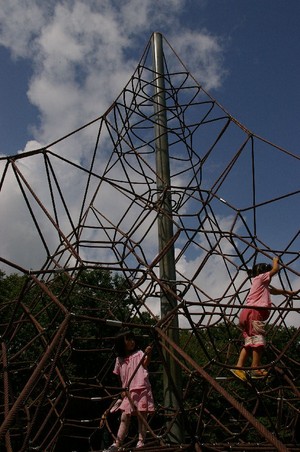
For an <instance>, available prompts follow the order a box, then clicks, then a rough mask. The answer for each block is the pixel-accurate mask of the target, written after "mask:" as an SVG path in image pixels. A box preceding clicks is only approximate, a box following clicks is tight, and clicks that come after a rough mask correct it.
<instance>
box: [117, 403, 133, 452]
mask: <svg viewBox="0 0 300 452" xmlns="http://www.w3.org/2000/svg"><path fill="white" fill-rule="evenodd" d="M130 418H131V415H130V414H127V413H125V412H124V411H123V413H122V415H121V422H120V426H119V430H118V433H117V441H116V446H118V447H119V446H121V445H122V443H123V441H124V439H125V438H126V435H127V432H128V428H129V424H130Z"/></svg>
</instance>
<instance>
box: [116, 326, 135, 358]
mask: <svg viewBox="0 0 300 452" xmlns="http://www.w3.org/2000/svg"><path fill="white" fill-rule="evenodd" d="M125 339H133V340H134V341H135V348H134V350H133V351H136V350H137V349H138V346H137V342H136V337H135V334H134V332H133V331H131V330H129V329H128V328H124V329H122V330H121V331H120V332H119V333H118V334H117V336H116V337H115V352H116V354H117V356H120V357H121V358H124V357H125V356H126V349H125Z"/></svg>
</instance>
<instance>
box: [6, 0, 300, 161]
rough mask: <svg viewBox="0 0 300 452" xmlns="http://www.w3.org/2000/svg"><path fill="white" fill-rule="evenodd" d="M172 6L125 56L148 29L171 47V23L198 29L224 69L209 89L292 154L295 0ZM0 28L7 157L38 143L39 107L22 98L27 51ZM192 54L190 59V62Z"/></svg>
mask: <svg viewBox="0 0 300 452" xmlns="http://www.w3.org/2000/svg"><path fill="white" fill-rule="evenodd" d="M1 3H3V5H2V18H1V19H0V20H1V22H2V21H4V20H7V17H8V16H7V17H5V13H6V14H15V15H16V14H17V12H18V7H17V2H14V1H13V0H10V1H2V2H0V4H1ZM26 3H27V8H28V10H29V11H30V8H32V9H33V8H35V6H34V5H36V4H38V2H34V1H28V2H26ZM50 3H52V4H53V5H56V6H57V5H58V4H59V3H78V2H58V1H54V2H50ZM92 3H93V2H89V4H92ZM104 3H105V2H104ZM112 3H113V2H112ZM154 3H155V2H154ZM176 3H177V4H181V5H180V8H179V7H178V10H176V8H175V7H173V8H170V10H173V15H172V13H171V14H170V18H169V19H171V20H168V21H167V19H166V18H163V19H162V20H161V15H160V14H158V18H157V20H156V19H155V15H154V17H152V19H151V21H150V24H149V27H148V29H146V30H145V29H144V30H140V31H139V32H138V33H137V35H136V36H135V40H134V42H133V41H131V43H129V45H128V47H127V49H126V50H127V52H128V53H129V54H130V56H131V58H132V59H133V60H134V59H136V61H138V59H139V57H140V55H141V53H142V51H143V49H144V46H145V45H146V43H147V40H148V38H149V36H150V34H151V31H154V30H156V29H159V31H161V32H162V33H163V34H165V36H166V37H167V39H168V40H169V41H170V43H171V44H172V45H173V46H174V41H172V36H173V35H174V33H175V31H174V29H172V25H173V24H174V26H175V27H176V30H178V24H179V25H181V26H182V28H184V29H188V30H191V31H193V32H195V33H198V32H203V31H204V32H205V33H206V34H207V35H209V36H211V37H212V39H213V40H215V41H216V42H218V44H219V46H220V51H219V52H218V65H219V69H220V71H224V75H222V79H221V81H220V83H219V86H217V87H211V89H210V90H209V92H210V93H211V94H212V95H213V97H215V98H216V99H217V100H218V101H219V102H220V103H221V104H222V105H223V106H224V107H225V108H226V109H227V110H228V111H229V112H230V113H231V114H232V115H233V116H235V117H236V118H237V119H238V120H239V121H240V122H241V123H243V124H245V125H246V126H247V127H248V128H249V129H250V130H253V131H254V132H256V133H257V134H259V135H261V136H263V137H266V138H267V139H268V140H270V141H271V142H273V143H276V144H278V145H280V146H282V147H284V148H287V149H289V150H291V151H292V152H295V153H298V149H299V148H298V143H299V140H300V132H299V119H300V93H299V88H298V83H299V79H300V67H299V63H298V60H299V58H298V52H299V42H300V29H299V17H300V3H299V1H297V0H289V1H288V2H286V1H284V0H263V1H261V0H252V1H251V2H249V1H247V0H226V1H224V0H210V1H193V0H187V1H183V2H176ZM7 5H10V9H9V8H8V7H7ZM11 8H13V12H12V9H11ZM107 14H108V13H107ZM10 17H11V16H10ZM25 21H26V18H24V22H23V26H24V28H25V27H27V26H28V24H26V22H25ZM1 22H0V24H1ZM12 22H13V21H12ZM20 26H22V24H21V25H20V23H19V22H18V21H16V22H15V29H13V28H12V29H11V30H10V34H12V33H15V36H18V34H19V36H20V39H22V33H20ZM0 30H1V31H2V33H1V32H0V44H1V46H0V64H1V73H0V77H1V84H0V105H1V106H0V114H1V116H0V152H1V153H2V154H14V153H16V152H17V151H18V150H20V149H24V147H25V145H26V142H27V141H28V140H30V139H32V138H35V139H36V138H39V134H38V133H37V130H36V129H38V128H39V126H40V119H41V117H40V113H41V112H40V108H39V107H40V106H39V105H36V102H35V105H34V104H33V102H34V100H32V99H29V98H28V94H27V92H28V89H29V88H30V80H31V78H32V77H33V76H36V74H37V73H38V71H39V68H38V65H37V60H36V58H35V55H34V53H32V52H27V53H26V52H24V50H22V52H20V51H18V50H16V38H14V40H13V39H12V38H11V37H9V38H8V37H7V36H8V33H7V36H5V29H4V27H2V28H1V27H0ZM179 30H180V29H179ZM33 32H34V31H33ZM113 38H114V37H113V35H112V39H113ZM182 39H184V36H182ZM109 45H110V43H109V40H108V42H107V46H108V47H109ZM175 50H176V49H175ZM180 57H181V58H182V60H183V61H184V62H185V63H186V64H187V66H188V67H189V66H191V65H192V64H191V59H192V58H193V56H192V54H191V55H187V56H185V55H180ZM198 57H199V56H198V55H197V54H195V55H194V58H195V59H196V58H198ZM217 69H218V68H217ZM200 82H202V80H200ZM203 82H204V83H206V80H203ZM116 93H117V91H116ZM111 100H113V99H111ZM90 119H91V117H90V115H88V116H87V117H82V122H83V123H85V122H87V121H89V120H90ZM76 125H77V124H76ZM33 129H35V131H33ZM53 138H56V137H53Z"/></svg>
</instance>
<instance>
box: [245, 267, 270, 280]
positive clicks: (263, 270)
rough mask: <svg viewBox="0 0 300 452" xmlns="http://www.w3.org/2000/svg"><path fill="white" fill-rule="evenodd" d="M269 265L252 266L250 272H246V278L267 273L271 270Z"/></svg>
mask: <svg viewBox="0 0 300 452" xmlns="http://www.w3.org/2000/svg"><path fill="white" fill-rule="evenodd" d="M272 268H273V267H272V265H271V264H266V263H261V264H255V265H253V268H252V270H248V276H249V277H250V278H254V277H255V276H258V275H261V274H262V273H267V272H270V271H271V270H272Z"/></svg>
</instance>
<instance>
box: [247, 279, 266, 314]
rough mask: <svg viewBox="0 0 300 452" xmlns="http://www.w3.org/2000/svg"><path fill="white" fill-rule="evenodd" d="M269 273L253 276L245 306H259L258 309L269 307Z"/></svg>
mask: <svg viewBox="0 0 300 452" xmlns="http://www.w3.org/2000/svg"><path fill="white" fill-rule="evenodd" d="M270 280H271V277H270V273H269V272H266V273H261V274H260V275H258V276H255V278H253V281H252V285H251V289H250V292H249V295H248V297H247V300H246V305H247V306H259V307H266V308H268V307H270V306H271V297H270V289H269V284H270Z"/></svg>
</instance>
